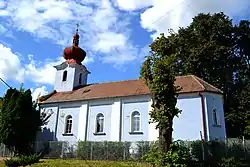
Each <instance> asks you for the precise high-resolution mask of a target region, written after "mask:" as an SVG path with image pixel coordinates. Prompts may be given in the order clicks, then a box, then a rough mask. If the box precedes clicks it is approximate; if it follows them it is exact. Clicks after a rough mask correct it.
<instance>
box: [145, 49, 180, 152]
mask: <svg viewBox="0 0 250 167" xmlns="http://www.w3.org/2000/svg"><path fill="white" fill-rule="evenodd" d="M159 47H161V46H159ZM174 68H176V66H175V56H174V55H164V54H162V55H161V54H156V53H155V52H154V51H152V52H151V55H150V56H148V57H147V59H146V61H145V62H144V64H143V66H142V68H141V78H142V79H144V81H145V83H146V84H147V85H148V87H149V88H150V92H151V95H152V101H153V103H152V108H153V110H152V111H151V112H150V117H151V122H153V123H156V128H158V129H159V146H160V149H161V151H163V152H167V151H168V150H169V149H170V145H171V143H172V131H173V129H172V126H173V118H174V117H175V116H177V115H178V114H179V113H180V110H179V109H178V108H177V107H176V103H177V96H178V94H177V92H178V91H179V90H180V88H179V87H178V86H175V85H174V82H175V70H174Z"/></svg>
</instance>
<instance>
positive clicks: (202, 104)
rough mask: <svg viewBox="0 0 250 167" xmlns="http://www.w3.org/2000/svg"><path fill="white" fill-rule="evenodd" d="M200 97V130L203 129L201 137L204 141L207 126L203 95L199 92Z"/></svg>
mask: <svg viewBox="0 0 250 167" xmlns="http://www.w3.org/2000/svg"><path fill="white" fill-rule="evenodd" d="M199 96H200V98H201V115H202V131H203V139H204V140H205V141H207V140H208V138H207V126H206V112H205V103H204V96H203V95H202V94H201V93H199Z"/></svg>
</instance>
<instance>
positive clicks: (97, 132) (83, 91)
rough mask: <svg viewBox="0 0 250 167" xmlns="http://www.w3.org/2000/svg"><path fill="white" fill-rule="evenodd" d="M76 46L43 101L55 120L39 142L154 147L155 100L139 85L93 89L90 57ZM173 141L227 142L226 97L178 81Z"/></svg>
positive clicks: (203, 85)
mask: <svg viewBox="0 0 250 167" xmlns="http://www.w3.org/2000/svg"><path fill="white" fill-rule="evenodd" d="M78 44H79V34H78V30H77V31H76V34H75V35H74V37H73V45H72V46H70V47H67V48H65V49H64V53H63V56H64V58H65V62H62V63H61V64H59V65H56V66H54V67H55V69H56V76H55V77H56V78H55V83H54V90H53V91H52V92H51V93H49V94H47V95H44V96H41V97H39V99H38V101H39V106H40V111H41V112H42V111H44V112H46V113H47V114H49V115H51V116H50V118H49V121H48V124H47V125H45V126H44V127H43V131H42V133H41V135H40V137H39V140H43V141H44V140H46V141H67V142H70V143H74V142H77V141H131V142H134V141H155V140H157V138H158V134H159V133H158V130H157V129H156V128H155V124H153V123H149V120H150V116H149V112H150V111H151V109H152V108H151V104H152V100H151V97H150V92H149V89H148V87H147V86H146V85H145V84H144V82H143V81H142V80H140V79H136V80H124V81H118V82H106V83H97V84H89V83H88V82H87V80H88V75H89V74H90V72H89V70H88V69H87V68H86V67H85V66H84V65H83V64H82V61H83V60H84V58H85V57H86V52H85V51H84V50H83V49H81V48H80V47H79V46H78ZM175 84H176V85H178V86H180V87H181V88H182V89H181V91H180V92H179V96H178V100H177V107H178V108H179V109H180V110H182V112H181V114H179V117H176V118H174V125H173V129H174V131H173V139H174V140H189V141H190V140H201V139H203V140H205V141H210V140H216V139H225V138H226V129H225V119H224V110H223V92H222V91H221V90H219V89H217V88H216V87H214V86H212V85H211V84H209V83H207V82H205V81H203V80H202V79H200V78H198V77H196V76H194V75H187V76H178V77H176V81H175Z"/></svg>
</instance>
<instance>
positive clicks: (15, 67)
mask: <svg viewBox="0 0 250 167" xmlns="http://www.w3.org/2000/svg"><path fill="white" fill-rule="evenodd" d="M249 9H250V1H249V0H241V1H237V0H227V3H225V1H223V2H222V1H217V0H210V1H207V0H200V1H199V2H198V1H196V0H174V1H173V0H60V1H59V0H0V77H2V78H3V79H4V80H6V81H7V82H8V83H9V84H10V85H11V86H13V87H20V84H21V83H24V86H25V88H32V91H34V95H37V94H38V93H39V92H41V93H42V94H44V93H47V92H50V91H51V90H52V89H53V82H54V75H55V69H54V68H53V65H57V64H60V63H62V62H63V61H64V59H63V57H62V53H63V49H64V48H65V47H67V46H70V45H71V44H72V36H73V34H74V32H75V28H76V24H77V23H78V24H79V25H80V26H79V34H80V46H81V47H82V48H83V49H84V50H85V51H86V52H87V58H86V59H85V60H84V62H83V64H84V65H86V67H87V68H88V70H89V71H90V72H91V74H90V75H89V80H88V81H89V82H90V83H93V82H94V83H96V82H106V81H118V80H126V79H134V78H138V77H139V71H140V66H141V63H142V61H143V58H144V56H145V55H146V54H147V53H148V50H149V48H148V45H149V44H150V43H151V42H152V40H153V39H154V38H155V37H157V36H158V35H159V33H162V32H164V33H167V31H168V29H169V28H172V29H174V30H177V29H178V27H179V26H186V25H188V24H189V23H190V22H191V20H192V17H194V16H195V15H196V14H197V13H200V12H205V13H207V12H211V13H213V12H221V11H223V12H225V13H226V14H227V15H229V16H230V17H231V18H233V19H234V20H239V19H248V18H250V16H249V15H250V14H249V13H247V11H249ZM248 14H249V15H248ZM6 90H7V87H6V86H4V85H3V84H1V85H0V94H1V95H2V94H3V93H5V91H6Z"/></svg>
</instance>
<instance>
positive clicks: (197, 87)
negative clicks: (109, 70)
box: [39, 75, 222, 104]
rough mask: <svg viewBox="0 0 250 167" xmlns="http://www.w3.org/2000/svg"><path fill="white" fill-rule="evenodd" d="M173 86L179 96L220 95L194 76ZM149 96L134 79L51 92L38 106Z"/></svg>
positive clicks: (43, 97) (141, 83) (178, 80)
mask: <svg viewBox="0 0 250 167" xmlns="http://www.w3.org/2000/svg"><path fill="white" fill-rule="evenodd" d="M175 85H178V86H180V87H181V88H182V89H181V91H180V92H179V94H183V93H195V92H213V93H219V94H221V93H222V91H221V90H220V89H218V88H216V87H214V86H212V85H210V84H209V83H207V82H205V81H203V80H202V79H200V78H198V77H196V76H194V75H187V76H178V77H176V81H175ZM149 94H150V92H149V89H148V87H147V85H146V84H145V83H144V82H143V81H142V80H140V79H136V80H125V81H117V82H105V83H99V84H90V85H87V86H85V87H82V88H79V89H76V90H73V91H67V92H56V91H53V92H52V93H50V94H48V95H45V96H42V97H40V99H39V100H40V104H45V103H56V102H69V101H80V100H91V99H101V98H112V97H125V96H137V95H149Z"/></svg>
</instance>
